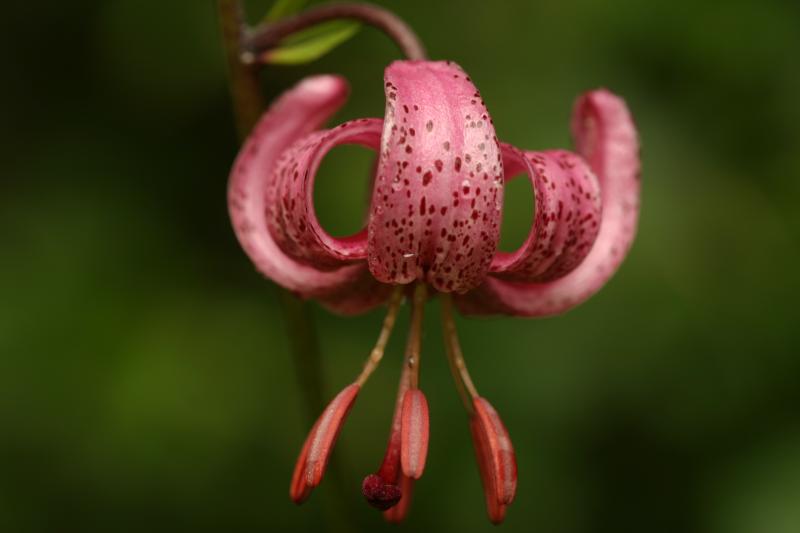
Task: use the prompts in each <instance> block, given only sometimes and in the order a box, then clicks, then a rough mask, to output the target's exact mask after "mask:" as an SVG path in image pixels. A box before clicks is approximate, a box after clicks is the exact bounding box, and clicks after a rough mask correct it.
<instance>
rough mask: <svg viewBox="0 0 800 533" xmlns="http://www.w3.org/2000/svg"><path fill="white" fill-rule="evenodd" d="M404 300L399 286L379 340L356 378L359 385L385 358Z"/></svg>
mask: <svg viewBox="0 0 800 533" xmlns="http://www.w3.org/2000/svg"><path fill="white" fill-rule="evenodd" d="M402 302H403V289H402V287H400V286H398V287H395V289H394V291H392V295H391V297H390V298H389V309H388V310H387V311H386V317H385V318H384V319H383V326H382V327H381V332H380V334H379V335H378V342H376V343H375V347H374V348H373V349H372V351H371V352H370V354H369V358H367V361H366V362H365V363H364V369H363V370H362V371H361V373H360V374H359V375H358V377H357V378H356V383H358V385H359V387H361V386H363V385H364V383H366V381H367V379H369V377H370V376H371V375H372V373H373V372H374V371H375V369H376V368H378V365H379V364H380V362H381V359H383V354H384V352H385V351H386V344H387V343H388V342H389V337H390V336H391V334H392V330H393V329H394V323H395V321H396V320H397V312H398V311H399V310H400V304H401V303H402Z"/></svg>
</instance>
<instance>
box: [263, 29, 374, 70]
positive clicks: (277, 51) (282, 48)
mask: <svg viewBox="0 0 800 533" xmlns="http://www.w3.org/2000/svg"><path fill="white" fill-rule="evenodd" d="M360 28H361V24H359V23H358V22H354V21H349V20H332V21H330V22H323V23H321V24H317V25H316V26H313V27H311V28H308V29H307V30H303V31H299V32H297V33H295V34H294V35H291V36H290V37H287V38H286V39H285V40H284V41H283V42H282V43H281V44H280V45H279V46H277V47H276V48H273V49H271V50H268V51H266V52H264V53H263V54H262V55H261V61H263V62H264V63H270V64H273V65H298V64H301V63H309V62H311V61H314V60H315V59H319V58H320V57H322V56H324V55H325V54H327V53H328V52H330V51H331V50H333V49H334V48H336V47H337V46H339V45H340V44H342V43H343V42H345V41H347V40H348V39H350V38H351V37H352V36H353V35H355V34H356V33H357V32H358V30H359V29H360Z"/></svg>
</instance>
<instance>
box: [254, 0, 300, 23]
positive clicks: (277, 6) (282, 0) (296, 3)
mask: <svg viewBox="0 0 800 533" xmlns="http://www.w3.org/2000/svg"><path fill="white" fill-rule="evenodd" d="M307 3H308V0H277V1H276V2H275V3H274V4H272V7H271V8H270V9H269V12H267V14H266V16H265V17H264V22H275V21H276V20H280V19H282V18H284V17H288V16H289V15H294V14H295V13H297V12H298V11H300V10H301V9H303V6H304V5H306V4H307Z"/></svg>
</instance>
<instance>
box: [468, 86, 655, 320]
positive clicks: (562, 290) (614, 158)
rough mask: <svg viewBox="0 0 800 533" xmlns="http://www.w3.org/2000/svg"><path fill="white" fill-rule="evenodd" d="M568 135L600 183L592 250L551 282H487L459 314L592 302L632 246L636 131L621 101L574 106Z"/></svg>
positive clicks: (550, 310)
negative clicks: (599, 208)
mask: <svg viewBox="0 0 800 533" xmlns="http://www.w3.org/2000/svg"><path fill="white" fill-rule="evenodd" d="M572 133H573V136H574V137H575V142H576V145H577V151H578V153H579V154H580V155H581V156H582V157H583V158H584V159H585V160H586V162H587V163H588V164H589V167H590V168H591V169H592V170H593V171H594V173H595V175H596V176H597V178H598V180H599V183H600V191H601V199H602V208H603V211H602V217H601V222H600V231H599V233H598V235H597V239H596V240H595V243H594V246H593V247H592V248H591V250H590V252H589V254H588V255H587V256H586V258H585V259H584V260H583V261H582V262H581V263H580V265H578V266H577V268H575V269H574V270H572V272H570V273H569V274H567V275H566V276H563V277H560V278H558V279H555V280H553V281H549V282H542V283H529V282H524V281H522V282H521V281H509V280H505V279H499V278H498V277H494V276H490V277H489V278H487V280H486V282H485V283H484V284H483V285H482V286H481V287H479V288H478V289H477V290H475V291H472V292H471V293H470V294H468V295H466V296H464V297H461V298H460V299H459V300H458V304H459V307H460V308H461V310H462V311H463V312H465V313H470V314H491V313H504V314H511V315H520V316H547V315H553V314H558V313H561V312H564V311H567V310H568V309H570V308H572V307H574V306H576V305H578V304H580V303H582V302H583V301H585V300H586V299H587V298H589V297H590V296H592V295H593V294H594V293H595V292H597V291H598V290H599V289H600V288H601V287H602V286H603V285H604V284H605V283H606V281H608V279H609V278H610V277H611V276H612V275H613V274H614V272H616V270H617V268H619V265H620V264H621V263H622V260H623V259H624V258H625V255H626V254H627V252H628V249H629V248H630V246H631V243H632V242H633V238H634V235H635V233H636V222H637V219H638V215H639V189H640V181H639V168H640V165H639V142H638V139H637V134H636V128H635V126H634V124H633V120H632V119H631V116H630V113H629V111H628V108H627V106H626V105H625V102H624V101H623V100H622V99H621V98H619V97H617V96H615V95H614V94H612V93H610V92H608V91H606V90H597V91H592V92H589V93H586V94H585V95H583V96H582V97H581V98H579V99H578V101H577V102H576V104H575V109H574V112H573V118H572ZM537 207H538V204H537Z"/></svg>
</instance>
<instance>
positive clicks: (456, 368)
mask: <svg viewBox="0 0 800 533" xmlns="http://www.w3.org/2000/svg"><path fill="white" fill-rule="evenodd" d="M441 301H442V329H443V330H444V345H445V351H446V352H447V362H448V364H449V365H450V372H452V374H453V380H455V382H456V388H457V389H458V395H459V396H460V397H461V401H462V402H463V403H464V407H465V408H466V410H467V413H469V415H470V416H472V415H473V414H474V412H475V407H474V400H475V398H477V397H478V391H477V389H475V384H474V383H473V382H472V378H471V377H470V375H469V371H468V370H467V364H466V363H465V362H464V354H463V353H462V351H461V344H460V343H459V342H458V332H457V331H456V323H455V320H454V319H453V299H452V298H451V297H450V295H449V294H442V295H441Z"/></svg>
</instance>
